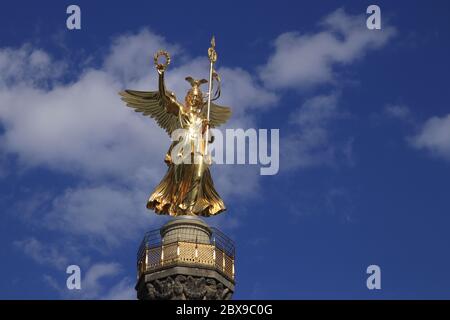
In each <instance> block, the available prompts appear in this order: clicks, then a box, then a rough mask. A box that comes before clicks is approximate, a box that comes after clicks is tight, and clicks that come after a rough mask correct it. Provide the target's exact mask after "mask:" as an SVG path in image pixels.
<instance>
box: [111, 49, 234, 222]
mask: <svg viewBox="0 0 450 320" xmlns="http://www.w3.org/2000/svg"><path fill="white" fill-rule="evenodd" d="M160 55H164V56H165V57H166V63H165V64H159V63H158V57H159V56H160ZM169 63H170V57H169V55H168V53H167V52H165V51H160V52H158V53H157V54H156V55H155V64H156V69H157V72H158V74H159V90H158V91H149V92H146V91H135V90H124V91H122V92H120V93H119V94H120V95H121V96H122V100H124V101H125V102H126V103H127V106H129V107H131V108H134V109H135V111H136V112H141V113H143V114H144V115H145V116H149V117H151V118H153V119H155V120H156V122H157V123H158V125H159V126H160V127H162V128H163V129H164V130H165V131H166V132H167V133H168V134H169V135H170V136H171V137H172V141H173V142H172V144H171V145H170V147H169V150H168V152H167V154H166V156H165V160H164V161H165V162H166V164H167V165H168V170H167V173H166V175H165V176H164V178H163V179H162V181H161V182H160V183H159V185H158V186H157V187H156V189H155V190H154V191H153V193H152V194H151V195H150V198H149V199H148V202H147V208H148V209H152V210H154V211H155V212H156V213H157V214H167V215H171V216H180V215H198V216H212V215H216V214H218V213H220V212H222V211H224V210H225V205H224V203H223V201H222V199H221V198H220V196H219V194H218V193H217V191H216V190H215V188H214V183H213V180H212V178H211V173H210V170H209V166H210V165H211V160H210V157H209V155H208V154H207V146H206V143H205V142H206V141H205V138H204V136H205V132H207V131H208V130H209V128H215V127H218V126H219V125H221V124H223V123H225V122H226V121H227V120H228V119H229V118H230V116H231V110H230V108H228V107H223V106H219V105H216V104H214V103H212V102H211V101H212V100H216V99H217V98H218V97H219V96H220V86H218V89H216V94H215V97H214V98H212V97H209V96H210V94H209V93H207V94H205V95H204V94H203V93H202V91H201V89H200V86H201V85H202V84H204V83H208V81H207V80H205V79H202V80H194V79H193V78H192V77H187V78H186V80H187V81H188V82H189V83H190V84H191V88H190V89H189V91H188V92H187V94H186V98H185V103H184V105H183V104H181V103H180V102H179V101H178V100H177V98H176V96H175V94H174V93H173V92H170V91H168V90H166V86H165V83H164V73H165V69H166V67H167V65H168V64H169ZM212 65H213V62H211V67H212ZM211 73H212V68H211ZM214 75H215V76H216V77H215V78H216V79H218V80H220V79H219V78H218V76H217V74H216V73H215V72H214ZM212 79H213V78H212V77H211V75H210V81H209V82H212ZM209 89H210V90H209V92H211V89H212V84H210V85H209ZM205 96H206V97H208V98H209V101H208V98H206V97H205ZM208 102H209V108H208ZM178 129H183V130H178ZM176 132H181V134H176V135H175V133H176ZM175 136H176V137H175ZM206 136H207V134H206ZM199 137H200V138H201V139H200V140H201V141H202V143H200V144H198V141H199ZM202 137H203V138H202ZM206 140H209V139H207V138H206ZM211 142H212V140H209V141H208V143H211ZM174 151H176V152H174ZM174 157H175V158H177V159H174ZM194 158H195V160H194ZM180 159H184V160H186V159H191V160H194V161H180Z"/></svg>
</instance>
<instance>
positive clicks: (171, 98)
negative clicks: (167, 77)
mask: <svg viewBox="0 0 450 320" xmlns="http://www.w3.org/2000/svg"><path fill="white" fill-rule="evenodd" d="M157 71H158V74H159V80H158V91H159V96H160V97H161V98H162V99H164V100H165V106H166V111H167V112H169V113H172V114H174V115H178V113H179V112H180V111H181V112H183V105H182V104H181V103H179V102H178V101H177V97H176V96H175V94H174V93H173V92H171V91H167V90H166V84H165V82H164V70H162V69H158V68H157Z"/></svg>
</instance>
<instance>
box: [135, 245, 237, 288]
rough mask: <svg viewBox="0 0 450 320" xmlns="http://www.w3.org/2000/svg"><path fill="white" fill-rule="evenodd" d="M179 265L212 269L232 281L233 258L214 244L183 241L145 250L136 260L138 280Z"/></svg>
mask: <svg viewBox="0 0 450 320" xmlns="http://www.w3.org/2000/svg"><path fill="white" fill-rule="evenodd" d="M180 264H184V265H193V266H198V267H209V268H213V269H215V270H217V271H219V272H220V273H222V274H223V275H224V276H226V277H227V278H228V279H230V280H233V281H234V257H231V256H229V255H227V254H226V253H225V252H224V251H223V250H221V249H220V248H218V247H217V246H215V245H214V244H201V243H192V242H185V241H176V242H172V243H169V244H167V245H161V246H157V247H152V248H146V249H145V253H144V254H143V255H142V256H141V257H140V259H139V260H138V278H139V277H140V276H141V275H143V274H144V273H146V272H152V271H155V270H158V269H161V268H165V267H170V266H174V265H180Z"/></svg>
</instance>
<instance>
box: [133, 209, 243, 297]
mask: <svg viewBox="0 0 450 320" xmlns="http://www.w3.org/2000/svg"><path fill="white" fill-rule="evenodd" d="M234 253H235V252H234V245H233V242H232V241H231V240H230V239H229V238H228V237H226V236H225V235H224V234H223V233H222V232H220V231H219V230H218V229H216V228H212V227H209V226H208V225H207V224H206V223H205V222H204V221H203V220H202V219H200V218H198V217H194V216H180V217H176V218H174V219H172V220H170V221H169V222H168V223H166V224H165V225H164V226H163V227H161V229H159V230H154V231H150V232H148V233H147V234H146V235H145V237H144V240H143V241H142V244H141V246H140V248H139V252H138V261H137V268H138V281H137V284H136V290H137V297H138V299H140V300H228V299H231V297H232V295H233V292H234V284H235V282H234Z"/></svg>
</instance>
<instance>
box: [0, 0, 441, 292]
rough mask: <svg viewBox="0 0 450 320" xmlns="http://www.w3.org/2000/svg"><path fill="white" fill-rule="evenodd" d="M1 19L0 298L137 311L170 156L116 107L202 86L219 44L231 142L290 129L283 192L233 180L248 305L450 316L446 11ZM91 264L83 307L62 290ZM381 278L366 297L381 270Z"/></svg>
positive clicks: (339, 9)
mask: <svg viewBox="0 0 450 320" xmlns="http://www.w3.org/2000/svg"><path fill="white" fill-rule="evenodd" d="M209 3H210V2H206V1H205V2H202V1H196V2H195V5H194V6H193V5H192V4H189V3H187V2H185V3H181V2H180V3H179V4H170V5H166V4H164V3H162V2H161V3H154V2H148V1H129V2H127V4H118V3H114V4H113V3H110V4H108V5H106V2H105V3H100V2H99V1H98V2H96V3H92V1H77V2H76V4H78V5H79V6H80V7H81V12H82V29H81V30H77V31H69V30H67V29H66V26H65V20H66V17H67V15H66V13H65V11H66V7H67V6H68V5H69V4H72V2H66V1H59V3H58V4H54V3H53V2H50V1H40V2H39V4H38V3H31V2H26V1H15V2H11V3H10V4H3V5H2V10H1V13H0V21H1V22H0V25H1V28H0V205H1V208H2V210H1V214H0V241H1V243H2V245H1V248H2V250H0V261H1V264H0V265H1V272H2V277H0V298H3V299H66V298H88V299H109V298H133V296H134V291H133V290H134V289H133V285H134V282H135V253H136V250H137V247H138V245H139V242H140V240H141V239H142V236H143V234H144V232H145V231H148V230H151V229H154V228H157V227H159V226H160V225H161V224H163V223H164V221H166V220H167V219H165V218H164V217H160V216H156V215H154V214H153V213H152V212H150V211H148V210H146V209H145V204H146V201H147V197H148V195H149V193H150V192H151V191H152V190H153V188H154V186H155V185H156V184H157V183H158V182H159V180H160V179H161V178H162V175H163V174H164V170H165V168H164V163H163V162H162V159H163V154H164V152H165V151H166V150H167V147H168V145H169V138H168V137H166V136H165V134H164V133H163V132H161V131H162V130H160V129H159V128H158V127H157V126H156V124H154V123H153V122H152V120H150V119H147V118H144V117H141V116H139V115H137V114H135V113H133V112H132V111H131V110H128V109H127V108H125V107H123V104H122V102H121V101H120V99H119V97H118V96H117V94H116V93H117V91H119V90H121V89H124V88H134V89H142V90H153V89H154V88H156V73H155V70H154V67H153V65H152V61H151V57H152V55H153V54H154V52H155V51H156V50H158V49H159V48H165V49H167V50H169V52H171V54H172V64H171V66H170V68H169V70H168V71H167V77H168V86H169V87H170V88H171V89H173V90H175V92H177V93H178V96H182V94H183V92H184V91H185V90H186V89H187V83H184V82H185V81H184V80H183V79H184V77H185V76H187V75H193V76H197V77H206V75H207V68H208V65H207V60H206V56H205V51H206V48H207V47H208V45H209V39H210V36H211V34H215V35H216V38H217V50H218V52H219V61H218V65H217V67H218V71H219V73H220V74H221V75H222V78H223V97H222V98H221V99H222V100H221V101H222V103H223V104H227V105H230V106H231V107H232V108H233V111H234V116H233V119H232V121H231V122H230V124H229V127H232V128H233V127H235V128H236V127H242V128H250V127H254V128H267V129H271V128H279V129H280V172H279V173H278V174H277V175H274V176H260V175H259V167H258V166H250V165H245V166H237V165H229V166H226V165H223V166H216V167H215V168H213V178H214V181H215V183H216V185H217V189H218V191H219V193H220V194H221V195H222V196H223V198H224V200H225V203H226V205H227V208H228V210H227V212H226V213H224V214H223V215H221V216H219V217H215V218H210V219H208V222H209V223H210V224H212V225H215V226H218V227H220V228H221V229H222V230H223V231H224V232H226V233H227V234H228V235H229V236H230V237H232V238H233V239H234V240H235V243H236V246H237V258H236V273H237V286H236V293H235V298H237V299H317V298H318V299H322V298H323V299H353V298H360V299H379V298H387V299H399V298H414V299H416V298H421V299H431V298H439V299H441V298H446V299H448V298H450V289H449V288H450V276H449V275H448V270H449V269H450V256H449V254H448V245H449V243H450V234H449V232H448V227H449V225H450V216H449V212H450V197H449V181H450V111H449V109H448V107H449V106H448V104H449V101H450V90H448V79H447V78H448V75H449V74H450V64H449V62H448V57H449V56H450V41H449V40H450V31H449V30H450V26H449V24H450V19H449V18H448V17H449V16H450V7H449V4H448V3H447V2H445V1H434V2H433V4H429V3H425V2H424V1H395V3H393V2H392V1H389V2H387V1H378V2H376V3H375V4H377V5H379V6H380V8H381V14H382V15H381V17H382V29H381V30H374V31H369V30H367V29H366V26H365V19H366V17H367V15H366V13H365V11H366V8H367V6H368V5H370V4H373V3H372V2H367V1H346V2H345V3H344V2H338V1H333V2H331V1H321V2H318V1H301V2H300V1H296V2H287V1H286V2H284V1H277V2H276V4H275V3H273V2H267V3H263V2H261V1H258V2H254V1H248V2H245V3H240V4H239V5H238V4H232V3H231V2H226V3H225V2H222V3H219V4H216V5H214V8H210V7H209ZM69 264H78V265H80V266H81V269H82V276H83V280H82V281H83V282H82V286H83V284H84V289H83V290H81V292H77V293H73V292H68V290H67V289H65V281H66V276H67V275H66V273H65V268H66V267H67V265H69ZM371 264H376V265H379V266H380V267H381V273H382V278H381V282H382V289H381V290H378V291H377V290H374V291H371V290H368V289H367V287H366V278H367V274H366V268H367V266H369V265H371Z"/></svg>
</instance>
